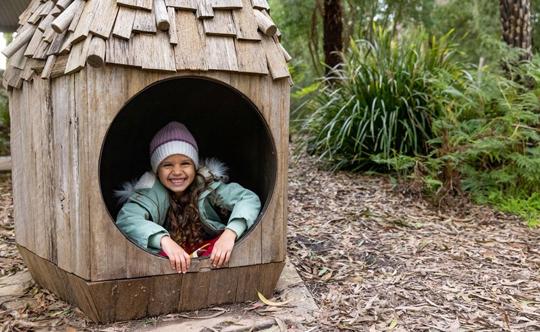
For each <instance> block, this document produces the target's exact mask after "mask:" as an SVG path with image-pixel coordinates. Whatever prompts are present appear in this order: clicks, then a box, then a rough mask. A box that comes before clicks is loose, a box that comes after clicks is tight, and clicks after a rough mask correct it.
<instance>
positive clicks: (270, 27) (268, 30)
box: [253, 9, 277, 37]
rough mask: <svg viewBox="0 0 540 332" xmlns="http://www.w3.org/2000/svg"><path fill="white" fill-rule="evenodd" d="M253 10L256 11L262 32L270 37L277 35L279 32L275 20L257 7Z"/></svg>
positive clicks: (256, 17)
mask: <svg viewBox="0 0 540 332" xmlns="http://www.w3.org/2000/svg"><path fill="white" fill-rule="evenodd" d="M253 12H254V13H255V19H256V20H257V25H258V26H259V29H260V30H261V31H262V33H264V34H265V35H267V36H269V37H272V36H273V35H275V34H276V32H277V27H276V25H275V24H274V22H272V20H271V19H269V18H268V17H267V16H266V15H264V14H263V13H262V12H261V11H260V10H257V9H255V10H254V11H253Z"/></svg>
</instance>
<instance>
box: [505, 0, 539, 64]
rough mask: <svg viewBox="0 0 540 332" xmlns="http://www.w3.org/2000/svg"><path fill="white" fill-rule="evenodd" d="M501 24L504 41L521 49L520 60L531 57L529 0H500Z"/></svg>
mask: <svg viewBox="0 0 540 332" xmlns="http://www.w3.org/2000/svg"><path fill="white" fill-rule="evenodd" d="M499 6H500V12H501V25H502V34H503V39H504V41H505V42H506V43H507V44H508V45H510V46H512V47H516V48H521V49H523V51H524V52H523V55H522V56H521V59H522V60H530V59H531V58H532V25H531V1H530V0H500V1H499Z"/></svg>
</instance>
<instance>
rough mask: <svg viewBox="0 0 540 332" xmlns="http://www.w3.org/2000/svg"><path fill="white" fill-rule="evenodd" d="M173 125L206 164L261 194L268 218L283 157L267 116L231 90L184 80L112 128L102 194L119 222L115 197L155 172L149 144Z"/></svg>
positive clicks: (156, 88)
mask: <svg viewBox="0 0 540 332" xmlns="http://www.w3.org/2000/svg"><path fill="white" fill-rule="evenodd" d="M170 121H179V122H182V123H184V124H185V125H186V126H187V128H188V129H189V130H190V131H191V133H192V134H193V136H194V137H195V139H196V141H197V144H198V146H199V155H200V160H201V161H202V160H204V159H205V158H210V157H214V158H217V159H219V160H220V161H222V162H224V163H225V164H226V166H227V167H228V169H229V170H228V175H229V178H230V181H232V182H237V183H239V184H241V185H242V186H244V187H246V188H249V189H250V190H252V191H254V192H255V193H257V195H259V198H260V199H261V203H262V206H263V209H262V211H261V215H262V214H264V211H265V207H266V205H267V203H268V201H269V200H270V197H271V195H272V190H273V188H274V184H275V181H276V173H277V157H276V149H275V144H274V140H273V138H272V135H271V132H270V129H269V127H268V125H267V123H266V121H265V120H264V118H263V115H262V114H261V113H260V111H259V110H258V109H257V107H256V106H255V105H254V104H253V103H252V102H251V101H250V100H249V99H248V98H247V97H246V96H245V95H243V94H242V93H240V92H239V91H237V90H236V89H234V88H233V87H231V86H229V85H226V84H224V83H221V82H218V81H215V80H211V79H207V78H201V77H182V78H173V79H167V80H164V81H160V82H158V83H155V84H152V85H150V86H148V87H147V88H146V89H144V90H143V91H141V92H140V93H138V94H137V95H135V96H134V97H133V98H132V99H131V100H129V101H128V102H127V103H126V104H125V105H124V107H123V108H122V109H121V110H120V111H119V113H118V114H117V116H116V117H115V119H114V120H113V122H112V124H111V126H110V127H109V130H108V132H107V135H106V137H105V141H104V143H103V146H102V151H101V160H100V170H99V171H100V185H101V192H102V195H103V199H104V201H105V205H106V206H107V209H108V211H109V213H110V214H111V218H112V219H113V220H115V219H116V215H117V214H118V212H119V210H120V208H121V204H119V202H118V198H117V197H115V195H114V191H115V190H118V189H120V188H121V187H122V184H123V183H124V182H126V181H131V180H133V179H138V178H139V177H140V176H141V175H142V174H143V173H144V172H146V171H150V170H151V169H150V156H149V151H148V150H149V143H150V141H151V139H152V137H153V136H154V134H155V133H156V132H157V131H158V130H159V129H161V128H162V127H163V126H165V125H166V124H167V123H169V122H170ZM252 229H253V228H252Z"/></svg>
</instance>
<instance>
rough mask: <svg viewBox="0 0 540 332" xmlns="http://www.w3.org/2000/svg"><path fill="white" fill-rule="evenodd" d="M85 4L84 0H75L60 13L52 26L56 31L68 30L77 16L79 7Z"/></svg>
mask: <svg viewBox="0 0 540 332" xmlns="http://www.w3.org/2000/svg"><path fill="white" fill-rule="evenodd" d="M82 4H83V1H82V0H75V1H73V2H72V3H71V4H70V5H69V7H67V8H66V10H64V11H63V12H62V14H60V15H59V16H58V17H57V18H56V19H55V20H54V21H53V22H52V27H53V29H54V31H56V32H58V33H62V32H63V31H64V30H66V29H67V28H68V27H69V25H70V24H71V21H73V18H74V17H75V14H76V13H77V11H78V10H79V7H80V6H81V5H82Z"/></svg>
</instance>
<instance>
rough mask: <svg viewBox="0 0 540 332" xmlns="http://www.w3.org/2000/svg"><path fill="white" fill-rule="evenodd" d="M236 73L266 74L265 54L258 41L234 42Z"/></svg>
mask: <svg viewBox="0 0 540 332" xmlns="http://www.w3.org/2000/svg"><path fill="white" fill-rule="evenodd" d="M235 45H236V57H237V61H238V71H240V72H245V73H254V74H262V75H266V74H268V63H267V61H266V53H265V52H264V49H263V47H262V43H261V42H259V41H248V40H240V39H238V40H235Z"/></svg>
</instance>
